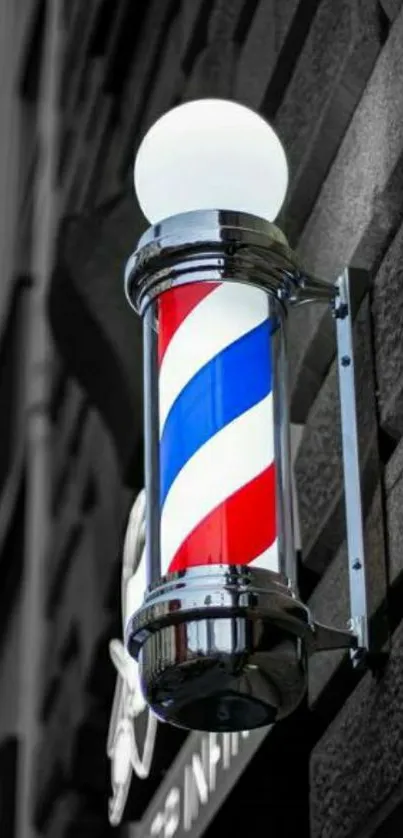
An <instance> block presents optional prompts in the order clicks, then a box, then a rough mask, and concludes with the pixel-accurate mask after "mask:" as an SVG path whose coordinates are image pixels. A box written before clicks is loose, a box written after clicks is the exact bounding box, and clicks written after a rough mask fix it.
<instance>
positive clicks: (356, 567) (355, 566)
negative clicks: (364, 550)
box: [353, 559, 362, 570]
mask: <svg viewBox="0 0 403 838" xmlns="http://www.w3.org/2000/svg"><path fill="white" fill-rule="evenodd" d="M361 567H362V564H361V562H360V560H359V559H356V560H355V562H354V563H353V570H361Z"/></svg>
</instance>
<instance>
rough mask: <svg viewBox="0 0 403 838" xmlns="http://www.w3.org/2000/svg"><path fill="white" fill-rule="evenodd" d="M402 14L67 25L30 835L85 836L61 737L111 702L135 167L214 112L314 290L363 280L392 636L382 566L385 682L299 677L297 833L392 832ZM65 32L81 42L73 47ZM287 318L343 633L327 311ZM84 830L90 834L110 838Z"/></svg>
mask: <svg viewBox="0 0 403 838" xmlns="http://www.w3.org/2000/svg"><path fill="white" fill-rule="evenodd" d="M112 5H113V4H112ZM402 5H403V4H402V3H401V0H382V1H381V0H299V2H298V0H258V1H257V2H256V0H243V2H242V0H236V1H235V0H182V2H179V0H153V2H139V3H137V4H135V7H136V9H135V11H134V10H133V4H130V3H125V2H123V0H121V2H120V3H117V4H116V7H115V10H114V11H113V10H112V9H111V4H110V3H107V2H106V1H105V2H92V3H89V4H88V5H87V4H86V8H85V12H84V11H83V7H82V4H80V3H79V2H76V4H75V6H74V9H73V11H72V13H71V15H70V18H69V19H68V20H66V38H65V45H66V47H65V48H66V55H65V62H66V72H65V89H64V90H63V91H62V93H63V97H62V98H63V106H64V123H63V124H64V132H65V133H64V134H62V137H61V147H60V153H61V155H62V156H61V163H60V183H61V190H62V193H63V195H64V196H65V201H66V203H65V207H66V213H68V214H75V220H74V223H70V224H68V225H66V226H65V227H64V228H63V230H62V231H61V235H60V247H59V259H58V263H57V265H56V270H55V276H54V281H53V288H52V289H51V295H50V301H49V312H50V319H51V323H52V325H53V330H54V336H55V339H56V343H57V345H58V348H59V351H60V353H61V355H62V356H63V357H64V363H65V365H66V366H67V369H68V372H69V374H70V375H71V376H74V377H75V380H76V381H79V382H80V384H77V383H73V381H72V380H71V379H67V380H66V381H65V382H64V385H63V387H61V389H60V390H59V402H58V407H57V409H56V408H55V413H54V416H55V458H54V463H55V466H54V487H55V488H54V542H53V545H52V547H51V552H50V556H49V597H48V608H49V618H52V620H53V623H52V631H51V633H50V635H49V649H48V652H47V657H46V667H45V669H46V678H45V681H44V683H45V689H44V706H43V714H44V724H45V739H44V741H46V743H47V746H46V748H44V750H43V754H42V756H41V758H40V761H39V764H40V771H38V795H37V797H38V807H37V820H38V824H39V825H40V826H41V828H43V831H44V834H45V833H46V834H49V835H52V838H53V836H57V835H59V834H60V835H67V834H68V833H67V832H66V831H65V830H66V828H67V827H66V823H67V821H68V816H67V814H66V813H68V812H69V811H70V810H69V801H70V803H71V801H73V803H72V805H73V807H74V809H75V812H76V815H75V818H76V820H75V822H76V823H77V824H84V825H85V824H87V823H89V822H90V820H91V818H90V815H89V814H88V813H87V814H86V813H85V807H86V806H88V803H86V798H85V789H83V788H81V787H74V788H72V777H73V773H72V765H74V761H73V762H72V759H73V757H72V754H73V750H74V748H73V739H74V737H73V735H72V734H71V735H70V734H69V735H67V733H66V731H73V730H75V731H77V730H79V729H81V727H82V725H84V726H85V725H87V730H88V735H89V736H91V735H92V733H94V736H95V738H96V737H97V736H98V735H99V736H100V737H102V736H103V735H104V732H105V715H106V710H105V707H106V706H107V697H105V696H101V695H100V694H99V693H98V692H97V691H95V694H93V693H92V692H91V689H90V688H88V682H89V681H88V679H89V673H90V672H91V669H92V668H93V667H94V665H95V662H96V660H97V654H98V651H97V649H98V644H99V642H100V637H101V636H103V635H105V636H107V635H108V631H110V621H111V620H112V622H113V619H115V618H116V608H115V610H114V608H113V606H112V610H110V608H111V606H110V602H109V605H108V602H107V596H106V595H107V592H108V591H109V592H110V591H113V590H115V588H114V587H113V581H112V580H113V578H114V573H115V570H116V560H117V555H118V551H119V543H120V538H121V534H122V524H123V518H124V513H125V511H127V502H128V497H130V490H131V489H133V488H134V486H135V484H136V481H137V482H138V483H140V482H141V471H140V470H139V465H138V464H139V462H141V422H142V414H141V360H140V354H141V349H140V342H141V330H140V324H139V322H138V321H137V320H136V318H135V316H134V315H133V314H132V313H131V312H130V311H129V310H128V309H127V308H126V307H125V305H124V303H123V296H122V282H121V277H122V264H123V261H124V258H125V256H127V255H128V254H129V252H130V250H131V248H132V246H133V245H134V242H135V239H136V237H137V236H138V234H139V233H140V232H141V231H142V229H144V226H145V222H144V219H142V217H141V214H140V213H139V211H138V209H136V207H135V206H134V202H133V198H132V193H131V185H130V184H131V174H130V167H131V163H132V159H133V155H134V151H135V148H136V146H137V145H138V143H139V141H140V140H141V137H142V135H143V134H144V131H145V130H146V128H147V127H148V126H149V124H150V123H151V122H152V121H154V120H155V119H156V118H157V117H158V116H159V115H160V114H161V113H162V112H164V111H165V110H166V109H168V108H169V107H170V106H171V105H173V104H174V103H176V102H179V101H183V100H185V99H189V98H195V97H198V96H206V95H207V96H211V95H213V96H226V97H230V98H234V99H236V100H238V101H242V102H244V103H246V104H250V105H252V106H254V107H255V108H257V109H258V110H259V111H260V112H261V113H262V114H263V115H265V116H266V117H268V118H269V119H270V120H271V121H272V122H273V124H274V126H275V127H276V129H277V130H278V132H279V134H280V136H281V138H282V140H283V142H284V145H285V148H286V151H287V155H288V159H289V163H290V174H291V179H290V190H289V195H288V199H287V203H286V206H285V209H284V210H283V212H282V217H281V219H280V226H282V227H283V229H284V231H285V232H286V233H287V234H288V236H289V238H290V241H291V243H292V244H293V246H295V247H296V249H297V250H298V252H299V254H300V256H301V257H302V258H303V259H304V261H305V262H306V264H307V265H308V266H309V267H310V268H311V269H312V270H313V271H314V272H315V273H317V274H319V275H322V276H324V277H325V278H328V279H332V278H335V277H336V276H337V273H338V272H339V271H340V270H341V268H342V267H343V266H344V265H347V264H348V265H352V266H354V267H357V268H361V269H364V270H365V271H367V272H368V274H369V277H370V283H369V288H368V289H367V290H366V292H365V294H364V295H362V294H361V296H360V297H359V299H358V301H357V305H356V324H355V346H356V354H357V362H358V397H359V415H360V448H361V456H362V464H363V484H364V496H365V516H366V545H367V552H368V560H369V563H370V567H371V574H372V579H373V587H372V596H371V600H372V601H371V607H372V612H373V621H374V626H376V625H377V624H378V623H379V621H380V620H381V619H383V616H384V610H385V602H386V592H385V588H384V582H383V575H382V562H383V561H384V560H386V563H387V568H388V584H389V591H388V611H389V618H390V623H391V627H392V632H393V636H392V652H391V657H390V661H389V663H388V665H387V668H386V672H385V674H384V676H383V677H382V678H381V679H380V680H379V681H375V680H374V679H373V678H372V677H371V676H370V675H369V674H367V675H365V676H364V677H360V676H359V675H357V674H352V673H351V670H350V668H349V666H348V665H347V663H346V659H345V657H344V656H343V655H338V654H333V655H331V656H330V655H325V656H318V657H317V658H316V659H314V660H313V661H312V665H311V668H310V684H309V704H310V714H311V715H310V720H311V723H312V724H311V727H310V733H309V735H310V737H311V739H310V747H311V755H310V811H311V826H310V831H311V835H312V838H353V836H354V837H355V836H365V838H366V836H369V835H374V834H376V835H377V836H384V838H386V836H387V835H398V834H400V832H401V830H402V827H403V814H402V810H403V799H402V798H403V791H402V789H403V776H402V772H403V768H402V766H403V757H402V747H401V744H400V743H401V741H402V730H401V728H402V725H403V691H402V686H403V685H402V676H401V673H402V664H401V656H402V648H403V645H402V644H403V641H402V627H401V618H402V616H403V608H402V606H401V596H400V593H401V590H402V580H403V572H402V569H403V561H402V557H401V556H402V550H401V532H402V527H403V525H402V516H401V508H402V500H401V493H402V491H403V489H402V487H403V477H402V475H403V454H402V451H403V449H402V445H403V442H402V440H401V438H402V436H403V400H402V382H403V375H402V373H403V344H402V338H401V326H400V324H401V320H402V314H403V294H402V276H401V274H402V268H401V264H402V249H403V244H402V243H403V163H402V161H403V157H402V154H403V86H402V82H401V80H402V75H403V50H402V44H403V8H402ZM108 15H109V17H108ZM78 31H82V32H83V33H84V32H85V37H84V34H83V37H82V38H81V39H80V40H78V39H77V32H78ZM128 33H129V35H128ZM69 62H70V63H71V62H72V63H73V64H74V67H75V73H74V74H73V73H72V74H69V73H68V67H69ZM91 125H93V126H94V127H93V129H91ZM89 126H90V127H89ZM83 173H85V177H84V176H83ZM66 312H68V316H67V315H66ZM291 320H292V322H291V341H290V354H291V359H290V360H291V404H292V418H293V420H294V421H295V422H297V423H303V424H304V432H303V435H302V440H301V444H300V447H299V452H298V456H297V460H296V483H297V488H298V491H299V509H300V518H301V521H300V523H301V539H302V548H303V566H304V568H305V569H303V571H302V574H304V573H305V577H304V578H305V579H309V584H308V583H307V588H308V589H309V591H310V603H311V605H312V608H313V609H314V611H315V614H316V616H317V617H318V619H321V618H322V619H323V620H330V619H332V620H333V621H334V622H335V623H336V624H339V625H341V626H343V625H344V623H345V620H346V619H347V617H348V598H347V568H346V546H345V534H344V515H343V497H342V478H341V461H340V443H339V422H338V418H337V417H338V407H337V400H338V391H337V370H336V362H335V342H334V335H333V331H332V330H333V325H332V321H331V318H330V316H329V314H328V313H327V312H326V311H325V310H324V309H323V308H322V307H320V306H315V307H312V308H306V307H303V308H302V309H301V310H298V311H296V312H295V313H294V314H293V315H292V318H291ZM90 345H91V350H90V349H89V346H90ZM94 359H95V360H94ZM95 363H96V366H94V364H95ZM84 393H85V395H84ZM56 403H57V399H56ZM91 405H97V407H98V409H99V410H100V411H101V414H102V417H103V419H102V421H101V420H100V418H99V417H98V415H97V414H96V413H95V412H94V410H93V408H92V406H91ZM102 422H104V423H105V427H104V425H103V424H102ZM106 426H107V427H108V431H107V430H106ZM129 426H130V430H129ZM112 440H113V443H112ZM100 452H102V456H100ZM124 481H125V486H126V488H124V487H123V484H124ZM111 487H114V488H113V490H112V489H111ZM384 520H386V525H387V538H386V541H385V539H384V533H383V524H384ZM78 589H80V590H81V591H83V590H85V591H86V597H87V596H88V601H90V602H91V603H92V605H91V609H89V610H88V611H86V612H85V613H83V610H82V609H78V610H77V611H76V609H75V607H74V602H75V593H74V592H75V591H76V590H78ZM376 621H378V623H377V622H376ZM100 626H102V630H100ZM101 645H102V644H101ZM74 690H75V691H77V692H76V693H75V698H74V700H73V699H71V691H74ZM107 693H108V689H106V694H107ZM72 708H74V714H75V715H74V718H73V717H72V715H71V714H72ZM80 726H81V727H80ZM62 729H63V731H64V737H62V739H63V742H62V741H61V730H62ZM96 731H98V732H97V733H96V734H95V732H96ZM102 731H103V733H101V732H102ZM91 741H92V740H91ZM94 741H95V740H94ZM95 753H96V752H95V751H94V754H95ZM94 758H96V757H94ZM102 770H103V768H102V769H101V768H100V766H99V764H98V763H97V770H95V769H94V770H93V768H91V765H90V766H89V773H90V775H91V778H93V786H92V787H91V794H94V795H97V794H100V795H101V796H102V789H105V785H104V784H105V778H103V779H102V777H100V774H99V772H100V771H101V773H102ZM69 778H70V779H69ZM51 782H52V783H54V784H56V786H55V787H56V789H57V791H56V792H53V796H52V795H50V796H49V792H48V791H47V789H48V788H49V783H51ZM91 782H92V781H91ZM73 785H74V783H73ZM269 791H270V789H268V794H269ZM83 795H84V797H83ZM50 798H51V799H52V800H53V805H52V807H50V806H49V802H48V803H47V801H49V799H50ZM56 799H58V801H59V802H58V803H57V805H56V804H55V802H54V801H55V800H56ZM283 803H284V801H283ZM281 805H283V804H281ZM80 813H81V814H80ZM94 817H95V816H94ZM96 821H97V818H96V817H95V821H94V823H95V825H92V826H91V829H93V832H91V829H90V827H89V826H88V830H87V832H86V833H85V834H102V829H103V826H102V825H97V823H96ZM77 828H78V827H77ZM273 828H274V827H273ZM97 830H98V832H97ZM393 830H394V831H393ZM76 834H78V833H76Z"/></svg>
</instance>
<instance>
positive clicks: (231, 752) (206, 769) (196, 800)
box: [144, 730, 267, 838]
mask: <svg viewBox="0 0 403 838" xmlns="http://www.w3.org/2000/svg"><path fill="white" fill-rule="evenodd" d="M266 732H267V731H265V733H266ZM250 735H251V734H250V731H248V730H245V731H243V732H242V733H206V734H203V735H202V737H201V741H200V743H199V747H198V748H197V750H195V751H194V752H193V753H191V754H189V756H188V759H187V761H186V763H185V765H184V767H183V769H182V772H181V776H180V777H179V778H178V780H179V782H178V783H177V785H172V787H171V788H170V789H169V791H168V792H167V794H166V796H165V799H164V801H163V804H162V806H161V808H160V809H159V810H158V811H157V812H156V813H155V815H154V816H153V819H152V821H151V824H150V827H149V831H148V832H147V834H144V838H173V836H174V835H175V834H176V833H177V832H178V831H179V832H181V833H187V832H191V831H192V830H193V827H194V824H195V823H196V821H197V819H198V817H199V813H200V808H201V807H204V806H206V805H207V804H208V802H209V800H210V796H211V795H212V794H213V793H214V792H215V790H216V786H217V774H218V773H220V774H221V772H223V771H224V772H225V771H227V770H228V769H229V768H230V766H231V764H232V761H233V760H234V758H236V757H237V756H238V753H239V750H240V746H241V743H242V740H243V739H248V738H249V737H250Z"/></svg>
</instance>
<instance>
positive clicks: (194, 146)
mask: <svg viewBox="0 0 403 838" xmlns="http://www.w3.org/2000/svg"><path fill="white" fill-rule="evenodd" d="M287 182H288V168H287V160H286V156H285V153H284V149H283V147H282V145H281V142H280V140H279V138H278V137H277V134H275V132H274V131H273V129H272V128H271V127H270V125H269V124H268V123H267V122H265V120H264V119H262V117H261V116H259V114H257V113H255V112H254V111H251V110H250V109H249V108H246V107H244V106H243V105H239V104H237V103H236V102H229V101H226V100H223V99H200V100H197V101H194V102H187V103H185V104H184V105H179V106H178V107H176V108H173V109H172V110H171V111H168V113H166V114H164V116H162V117H161V118H160V119H159V120H158V121H157V122H156V123H155V124H154V125H153V126H152V127H151V128H150V130H149V131H148V133H147V134H146V135H145V137H144V139H143V141H142V143H141V145H140V148H139V150H138V153H137V157H136V162H135V166H134V185H135V190H136V193H137V197H138V201H139V204H140V207H141V209H142V211H143V213H144V215H145V216H146V218H147V219H148V221H150V223H151V224H155V223H157V222H158V221H161V220H162V219H163V218H168V217H169V216H172V215H176V214H178V213H182V212H189V211H190V210H203V209H222V210H233V211H235V212H247V213H251V214H252V215H257V216H260V218H265V219H267V220H268V221H274V219H275V218H276V216H277V215H278V213H279V211H280V208H281V206H282V203H283V201H284V197H285V193H286V191H287Z"/></svg>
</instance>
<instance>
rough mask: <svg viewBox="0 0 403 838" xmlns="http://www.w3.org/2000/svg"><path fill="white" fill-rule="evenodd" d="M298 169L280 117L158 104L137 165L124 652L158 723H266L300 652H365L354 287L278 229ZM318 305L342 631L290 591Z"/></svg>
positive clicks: (230, 105)
mask: <svg viewBox="0 0 403 838" xmlns="http://www.w3.org/2000/svg"><path fill="white" fill-rule="evenodd" d="M287 180H288V173H287V163H286V159H285V155H284V151H283V149H282V146H281V143H280V141H279V139H278V137H277V136H276V134H275V133H274V131H273V130H272V129H271V128H270V126H269V125H268V124H267V123H265V121H264V120H262V118H261V117H260V116H259V115H258V114H255V113H253V112H252V111H250V110H249V109H247V108H244V107H243V106H242V105H238V104H236V103H234V102H225V101H221V100H202V101H199V102H188V103H186V104H184V105H181V106H179V107H177V108H174V109H173V110H172V111H171V112H169V113H168V114H165V115H164V116H163V117H161V119H160V120H158V122H157V123H156V124H155V125H154V126H152V128H151V129H150V131H149V132H148V134H147V135H146V137H145V138H144V140H143V142H142V144H141V146H140V149H139V151H138V155H137V158H136V164H135V186H136V191H137V195H138V198H139V203H140V205H141V207H142V209H143V211H144V214H145V215H146V217H148V219H149V221H150V223H151V224H152V226H151V227H150V228H149V229H148V230H147V231H146V233H144V235H143V236H142V237H141V239H140V241H139V242H138V245H137V249H136V250H135V252H134V253H133V255H132V256H131V257H130V259H129V261H128V264H127V268H126V273H125V291H126V296H127V299H128V301H129V303H130V305H131V306H132V307H133V308H134V309H135V310H136V312H137V313H138V314H140V315H141V316H142V318H143V327H144V437H145V445H144V448H145V490H146V497H147V516H146V571H147V587H146V590H145V592H144V599H143V602H142V604H141V606H140V608H137V610H136V611H135V613H134V614H133V615H132V617H131V619H129V622H128V626H127V634H126V643H127V648H128V651H129V653H130V654H131V655H132V656H133V657H134V658H135V659H136V660H137V661H138V663H139V676H140V682H141V688H142V691H143V694H144V697H145V699H146V701H147V702H148V704H149V705H150V707H151V708H152V709H153V711H154V712H155V713H156V715H157V716H158V717H159V718H161V719H164V720H165V721H168V722H170V723H172V724H175V725H179V726H182V727H185V728H190V729H195V730H205V731H215V732H226V731H229V732H231V731H242V730H248V729H249V730H250V729H252V728H257V727H263V726H266V725H270V724H272V723H273V722H275V721H277V720H278V719H281V718H284V717H285V716H287V715H289V714H290V713H291V712H292V711H293V710H294V709H295V708H296V707H297V705H298V704H299V702H300V701H301V700H302V698H303V696H304V694H305V692H306V680H307V679H306V658H307V654H308V653H311V652H313V651H317V650H319V649H330V648H348V649H351V650H352V654H353V655H354V658H353V659H354V660H355V662H357V661H358V662H359V661H360V660H361V659H362V656H363V654H365V653H366V651H367V650H368V647H369V644H368V620H367V611H366V607H367V601H366V577H365V573H364V571H363V567H364V556H363V533H362V516H361V506H360V497H361V496H360V485H359V468H358V443H357V419H356V413H355V401H354V399H355V395H354V393H355V391H354V368H353V364H352V363H350V361H351V359H352V333H351V306H350V302H349V278H348V273H346V274H345V275H344V276H342V277H341V278H340V279H339V280H338V282H337V283H336V284H335V285H333V284H331V283H328V282H324V281H323V280H321V279H318V278H317V277H314V276H312V275H310V274H308V273H306V272H305V271H304V269H303V268H302V267H301V265H300V264H299V261H298V259H297V256H296V255H295V254H294V253H293V251H292V250H291V249H290V247H289V245H288V243H287V240H286V238H285V236H284V235H283V233H282V232H281V230H280V229H279V228H278V227H276V226H274V224H273V223H272V221H273V219H274V218H276V216H277V214H278V212H279V210H280V207H281V204H282V201H283V200H284V196H285V192H286V188H287ZM311 301H315V302H318V301H321V302H326V303H328V304H329V306H331V307H332V312H333V315H334V317H335V321H336V322H337V340H338V349H339V352H340V353H341V354H340V358H341V361H340V369H341V370H342V373H341V379H340V383H341V392H342V405H341V406H342V411H341V414H342V427H343V455H344V467H345V484H346V497H348V498H350V499H352V501H351V503H349V502H348V503H347V504H346V513H347V531H348V537H349V549H350V552H351V555H352V557H353V558H352V560H351V567H352V568H353V570H352V571H351V573H352V574H356V575H350V584H351V592H352V602H353V603H354V610H353V613H352V622H351V625H350V627H349V628H348V629H346V630H342V629H335V628H333V627H328V626H322V625H320V624H318V623H317V622H314V621H313V619H312V617H311V614H310V612H309V609H308V608H307V607H306V605H304V604H303V603H302V602H301V601H300V600H299V599H298V589H297V578H296V577H297V562H296V555H295V543H294V529H293V514H292V479H291V458H290V440H289V434H290V423H289V413H288V383H287V351H286V342H287V329H288V313H289V309H290V307H291V306H294V305H299V304H302V303H306V302H311ZM346 357H348V361H349V363H348V364H346V363H345V359H346ZM343 394H344V396H343ZM357 557H359V560H357ZM357 573H358V576H357Z"/></svg>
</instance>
